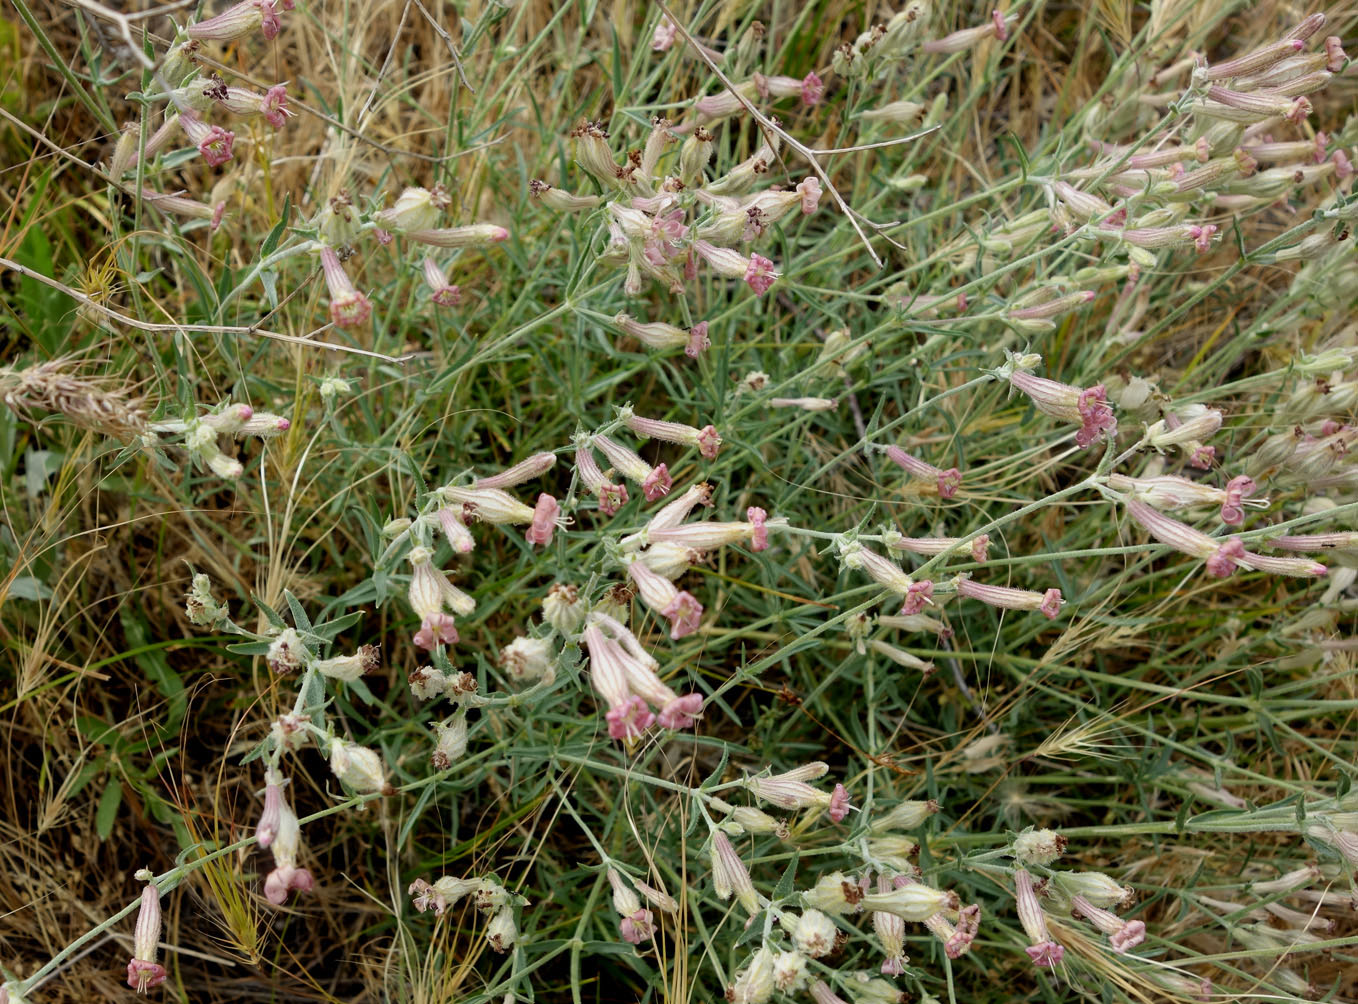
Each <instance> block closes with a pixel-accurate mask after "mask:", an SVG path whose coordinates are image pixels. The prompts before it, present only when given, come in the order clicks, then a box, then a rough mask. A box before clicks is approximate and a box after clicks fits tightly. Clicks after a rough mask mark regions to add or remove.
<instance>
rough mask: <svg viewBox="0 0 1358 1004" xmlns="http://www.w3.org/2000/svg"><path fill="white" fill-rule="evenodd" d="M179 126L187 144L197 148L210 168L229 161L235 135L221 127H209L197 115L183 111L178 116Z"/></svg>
mask: <svg viewBox="0 0 1358 1004" xmlns="http://www.w3.org/2000/svg"><path fill="white" fill-rule="evenodd" d="M179 124H180V126H181V127H182V128H183V130H184V135H186V136H187V137H188V138H189V142H190V143H192V144H194V145H195V146H196V147H198V152H199V153H200V154H202V156H203V159H204V160H205V161H207V162H208V165H209V166H211V167H221V166H222V165H223V164H225V163H226V162H227V161H228V160H230V159H231V146H232V144H233V143H235V141H236V134H235V133H233V132H231V131H229V130H227V129H223V128H222V127H221V126H215V125H214V126H210V125H208V124H207V123H206V122H204V121H203V120H202V119H200V118H199V117H198V115H197V114H196V113H194V112H191V111H185V112H183V113H181V114H180V116H179Z"/></svg>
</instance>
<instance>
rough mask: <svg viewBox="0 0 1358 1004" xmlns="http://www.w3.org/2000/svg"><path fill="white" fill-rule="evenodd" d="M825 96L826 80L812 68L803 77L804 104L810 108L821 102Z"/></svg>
mask: <svg viewBox="0 0 1358 1004" xmlns="http://www.w3.org/2000/svg"><path fill="white" fill-rule="evenodd" d="M823 97H825V81H823V80H821V78H820V77H818V76H816V72H815V71H814V70H812V71H811V72H810V73H808V74H807V75H806V76H805V77H803V78H802V104H804V105H806V106H807V107H808V108H814V107H816V105H818V104H820V102H821V98H823Z"/></svg>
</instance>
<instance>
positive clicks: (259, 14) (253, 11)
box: [184, 0, 292, 42]
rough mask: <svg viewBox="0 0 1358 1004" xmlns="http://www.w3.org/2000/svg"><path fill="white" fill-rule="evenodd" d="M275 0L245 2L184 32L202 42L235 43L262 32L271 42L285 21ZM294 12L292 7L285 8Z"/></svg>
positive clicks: (190, 26) (193, 25)
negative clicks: (278, 10)
mask: <svg viewBox="0 0 1358 1004" xmlns="http://www.w3.org/2000/svg"><path fill="white" fill-rule="evenodd" d="M277 6H278V5H276V4H275V3H273V0H243V2H241V3H238V4H234V5H233V6H231V7H228V8H227V9H226V10H224V11H222V12H221V13H220V14H218V15H217V16H216V17H211V18H208V19H207V20H206V21H199V22H198V23H197V24H191V25H189V26H188V27H187V28H186V29H184V33H185V34H186V35H188V36H189V38H192V39H195V40H197V41H200V42H234V41H235V40H236V39H238V38H243V37H244V36H246V35H248V34H250V33H251V32H252V31H255V30H256V29H259V30H260V31H261V32H262V34H263V35H264V37H265V38H266V39H268V40H270V41H272V40H273V39H275V38H277V37H278V33H279V31H280V30H281V29H282V22H281V21H280V19H279V17H278V12H277V10H276V7H277ZM282 6H283V9H284V10H291V9H292V5H291V4H290V3H289V4H286V5H282Z"/></svg>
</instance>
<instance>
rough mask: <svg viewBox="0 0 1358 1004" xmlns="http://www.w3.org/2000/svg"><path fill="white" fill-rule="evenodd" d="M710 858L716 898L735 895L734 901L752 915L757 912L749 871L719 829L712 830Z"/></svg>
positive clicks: (757, 906) (756, 902)
mask: <svg viewBox="0 0 1358 1004" xmlns="http://www.w3.org/2000/svg"><path fill="white" fill-rule="evenodd" d="M709 854H710V855H711V860H712V887H713V889H714V890H715V891H716V894H717V899H720V900H728V899H730V898H731V897H732V895H734V896H735V898H736V902H738V903H739V904H740V905H741V906H743V907H744V908H745V911H746V912H747V913H748V914H749V915H750V916H751V917H753V916H754V915H755V914H757V913H758V912H759V908H760V902H759V894H758V893H757V892H755V889H754V882H752V881H751V880H750V871H749V869H748V868H746V867H745V862H744V861H742V860H741V859H740V855H739V854H737V853H736V849H735V848H734V847H732V846H731V841H730V838H728V837H727V836H726V834H725V833H723V832H722V831H721V830H713V831H712V843H711V846H710V848H709Z"/></svg>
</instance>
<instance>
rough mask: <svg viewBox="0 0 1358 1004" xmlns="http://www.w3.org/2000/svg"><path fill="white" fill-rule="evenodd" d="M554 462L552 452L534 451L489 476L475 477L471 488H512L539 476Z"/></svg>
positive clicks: (554, 458)
mask: <svg viewBox="0 0 1358 1004" xmlns="http://www.w3.org/2000/svg"><path fill="white" fill-rule="evenodd" d="M555 464H556V454H554V453H535V454H533V455H532V456H531V457H529V458H528V459H527V460H520V461H519V462H518V463H517V464H515V465H514V466H513V467H506V468H505V469H504V470H503V471H501V472H500V473H499V474H492V475H490V477H485V478H477V479H476V480H475V481H473V482H472V487H473V488H513V487H514V486H515V485H521V484H523V483H524V482H525V481H532V480H533V479H534V478H537V477H541V476H542V475H544V474H546V473H547V472H548V471H550V470H551V469H552V467H553V466H554V465H555Z"/></svg>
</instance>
